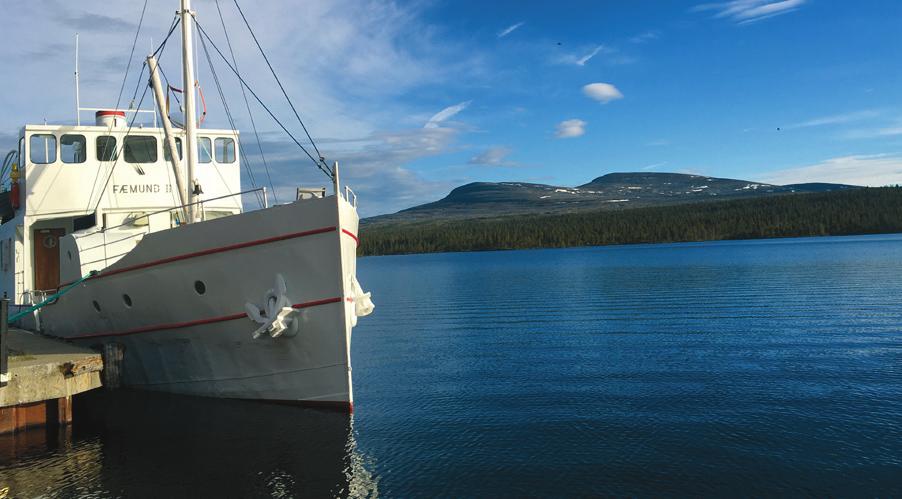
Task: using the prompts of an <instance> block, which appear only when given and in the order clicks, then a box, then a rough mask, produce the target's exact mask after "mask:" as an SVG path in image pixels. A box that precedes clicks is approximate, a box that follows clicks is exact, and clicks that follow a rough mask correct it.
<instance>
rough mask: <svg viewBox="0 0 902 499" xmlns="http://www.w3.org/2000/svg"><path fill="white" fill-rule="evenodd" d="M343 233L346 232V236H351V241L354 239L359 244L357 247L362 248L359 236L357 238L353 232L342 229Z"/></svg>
mask: <svg viewBox="0 0 902 499" xmlns="http://www.w3.org/2000/svg"><path fill="white" fill-rule="evenodd" d="M341 231H342V232H344V233H345V234H347V235H349V236H351V239H353V240H354V242H355V243H357V246H360V239H358V238H357V236H355V235H354V233H353V232H351V231H349V230H348V229H341Z"/></svg>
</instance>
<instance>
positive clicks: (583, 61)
mask: <svg viewBox="0 0 902 499" xmlns="http://www.w3.org/2000/svg"><path fill="white" fill-rule="evenodd" d="M603 48H604V45H599V46H597V47H595V48H594V49H592V51H591V52H589V53H588V54H586V55H584V56H582V57H580V58H579V59H577V60H576V65H577V66H585V65H586V63H587V62H589V60H590V59H592V58H593V57H595V55H596V54H598V53H599V52H601V50H602V49H603Z"/></svg>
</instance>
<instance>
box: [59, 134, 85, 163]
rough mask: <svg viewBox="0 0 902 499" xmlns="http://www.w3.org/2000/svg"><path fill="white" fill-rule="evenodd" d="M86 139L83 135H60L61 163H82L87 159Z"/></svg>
mask: <svg viewBox="0 0 902 499" xmlns="http://www.w3.org/2000/svg"><path fill="white" fill-rule="evenodd" d="M86 148H87V141H85V136H84V135H63V136H62V137H60V159H62V160H63V163H84V162H85V160H87V159H88V153H87V150H86Z"/></svg>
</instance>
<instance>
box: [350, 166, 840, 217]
mask: <svg viewBox="0 0 902 499" xmlns="http://www.w3.org/2000/svg"><path fill="white" fill-rule="evenodd" d="M855 188H857V186H853V185H844V184H825V183H809V184H792V185H782V186H781V185H772V184H764V183H760V182H751V181H747V180H734V179H726V178H716V177H706V176H701V175H686V174H682V173H649V172H633V173H609V174H607V175H604V176H601V177H598V178H596V179H594V180H592V181H591V182H588V183H586V184H583V185H580V186H577V187H561V186H554V185H545V184H531V183H525V182H499V183H492V182H474V183H470V184H466V185H463V186H460V187H458V188H456V189H454V190H452V191H451V193H449V194H448V195H447V196H446V197H445V198H443V199H441V200H439V201H435V202H432V203H427V204H423V205H420V206H415V207H413V208H408V209H406V210H402V211H399V212H397V213H394V214H391V215H381V216H378V217H372V218H369V219H366V220H364V221H363V222H364V223H365V224H382V223H404V222H420V221H433V220H448V219H457V220H459V219H471V218H498V217H503V216H510V215H528V214H535V215H539V214H556V213H574V212H581V211H590V210H623V209H626V208H642V207H651V206H663V205H675V204H685V203H696V202H700V201H716V200H722V199H739V198H750V197H762V196H773V195H780V194H791V193H804V192H830V191H838V190H845V189H855Z"/></svg>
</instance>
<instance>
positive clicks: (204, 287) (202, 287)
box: [194, 281, 207, 295]
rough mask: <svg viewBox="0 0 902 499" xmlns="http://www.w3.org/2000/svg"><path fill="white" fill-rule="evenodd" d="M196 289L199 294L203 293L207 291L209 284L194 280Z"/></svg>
mask: <svg viewBox="0 0 902 499" xmlns="http://www.w3.org/2000/svg"><path fill="white" fill-rule="evenodd" d="M194 291H197V294H199V295H202V294H204V293H206V292H207V285H206V284H204V281H194Z"/></svg>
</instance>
